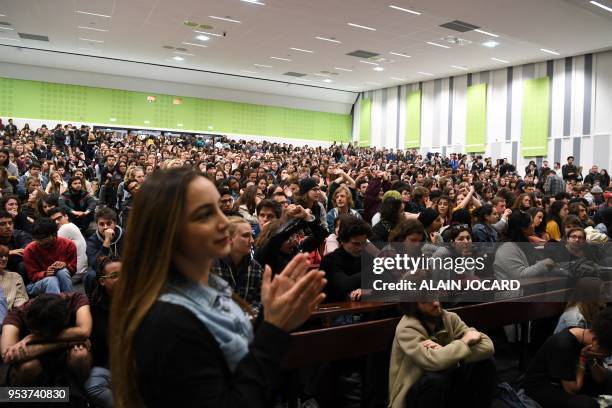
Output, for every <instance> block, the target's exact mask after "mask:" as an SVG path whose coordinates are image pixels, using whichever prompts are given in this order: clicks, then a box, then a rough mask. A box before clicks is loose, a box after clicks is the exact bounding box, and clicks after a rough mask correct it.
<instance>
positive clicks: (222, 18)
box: [208, 16, 242, 24]
mask: <svg viewBox="0 0 612 408" xmlns="http://www.w3.org/2000/svg"><path fill="white" fill-rule="evenodd" d="M208 18H212V19H215V20H221V21H228V22H230V23H236V24H240V23H242V21H240V20H234V19H233V18H231V17H229V16H228V17H218V16H208Z"/></svg>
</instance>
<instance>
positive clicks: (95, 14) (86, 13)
mask: <svg viewBox="0 0 612 408" xmlns="http://www.w3.org/2000/svg"><path fill="white" fill-rule="evenodd" d="M77 14H85V15H87V16H95V17H102V18H111V16H109V15H106V14H98V13H90V12H88V11H83V10H77Z"/></svg>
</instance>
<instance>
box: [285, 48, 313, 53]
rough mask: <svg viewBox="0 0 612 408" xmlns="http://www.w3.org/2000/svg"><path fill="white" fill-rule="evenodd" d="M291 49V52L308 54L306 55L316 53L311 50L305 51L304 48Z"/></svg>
mask: <svg viewBox="0 0 612 408" xmlns="http://www.w3.org/2000/svg"><path fill="white" fill-rule="evenodd" d="M290 49H291V50H293V51H300V52H306V53H309V54H312V53H313V52H314V51H311V50H305V49H303V48H295V47H291V48H290Z"/></svg>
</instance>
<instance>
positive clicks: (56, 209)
mask: <svg viewBox="0 0 612 408" xmlns="http://www.w3.org/2000/svg"><path fill="white" fill-rule="evenodd" d="M57 213H61V214H62V215H66V210H64V209H63V208H61V207H53V208H50V209H49V211H48V212H47V217H49V218H51V216H52V215H53V214H57Z"/></svg>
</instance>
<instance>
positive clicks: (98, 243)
mask: <svg viewBox="0 0 612 408" xmlns="http://www.w3.org/2000/svg"><path fill="white" fill-rule="evenodd" d="M103 244H104V236H103V235H101V234H100V232H99V231H98V230H97V229H96V233H95V234H92V235H91V236H90V237H89V238H88V239H87V261H88V263H89V266H90V267H91V268H93V269H94V270H95V269H96V268H97V267H98V257H100V256H116V257H119V256H121V252H122V251H123V228H121V227H120V226H118V225H117V226H116V227H115V236H114V238H113V240H112V241H111V243H110V246H109V247H108V248H106V247H104V245H103Z"/></svg>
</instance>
